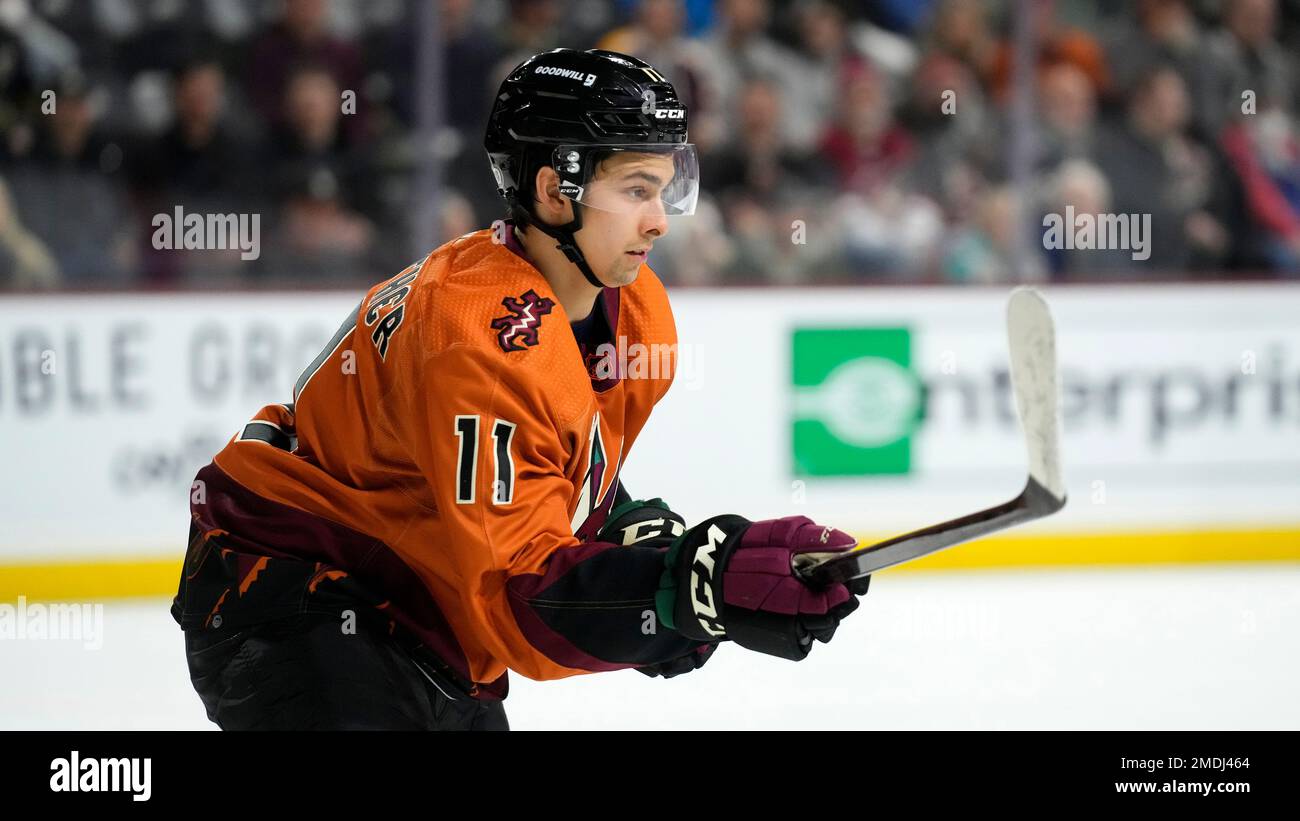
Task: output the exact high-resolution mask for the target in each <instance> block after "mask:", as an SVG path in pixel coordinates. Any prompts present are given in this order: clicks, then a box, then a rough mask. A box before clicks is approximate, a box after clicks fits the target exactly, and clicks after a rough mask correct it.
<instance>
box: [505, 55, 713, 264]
mask: <svg viewBox="0 0 1300 821" xmlns="http://www.w3.org/2000/svg"><path fill="white" fill-rule="evenodd" d="M686 123H687V114H686V106H685V105H683V104H682V102H681V100H679V99H678V97H677V91H676V90H675V89H674V88H673V85H672V83H670V82H668V80H666V79H665V78H664V77H663V76H662V75H660V74H659V72H657V71H655V69H654V68H653V67H652V66H651V65H650V64H649V63H646V62H645V61H643V60H638V59H637V58H635V57H631V56H629V55H626V54H619V53H618V52H615V51H604V50H601V49H590V50H588V51H576V50H574V49H565V48H558V49H555V50H553V51H548V52H544V53H542V54H537V55H534V56H533V57H530V58H528V59H527V60H525V61H524V62H522V63H520V64H519V65H518V66H517V67H516V68H515V69H514V70H513V71H512V72H510V75H509V76H508V77H506V79H505V81H504V82H502V83H501V89H500V91H498V92H497V96H496V101H495V102H494V103H493V106H492V113H491V115H490V116H489V117H488V126H487V134H486V136H485V137H484V139H483V145H484V148H485V149H486V150H487V155H488V161H489V162H490V163H491V165H492V175H493V176H494V177H495V178H496V183H497V191H498V193H500V194H501V196H502V198H504V199H505V201H506V205H507V207H508V208H509V212H510V217H511V218H512V220H513V221H514V222H515V223H516V224H517V225H525V226H526V225H535V226H536V227H537V228H538V229H539V230H541V231H542V232H544V233H546V234H548V235H550V236H552V237H554V238H555V239H556V240H557V241H558V243H559V245H558V246H557V247H558V248H559V249H560V250H561V251H563V252H564V254H565V256H566V257H567V258H568V259H569V260H570V261H571V262H573V264H574V265H576V266H578V269H579V270H581V271H582V273H583V275H584V276H586V278H587V280H588V281H589V282H590V283H591V284H593V285H595V286H597V287H603V285H602V283H601V282H600V280H599V279H597V278H596V276H595V274H593V273H592V271H591V268H590V267H589V266H588V265H587V262H586V259H585V258H584V257H583V255H582V251H581V249H579V248H578V245H577V241H576V240H575V238H574V236H573V235H574V233H575V232H576V231H578V230H579V229H580V228H581V227H582V210H581V207H580V206H587V207H593V208H600V209H604V210H621V209H622V207H623V206H624V205H626V207H627V209H628V210H632V209H633V208H634V207H639V206H640V203H638V204H635V205H634V204H631V203H625V202H623V201H620V200H619V199H618V198H616V197H609V196H605V195H604V193H605V192H602V191H601V189H600V186H599V184H593V177H594V175H595V173H596V170H597V166H598V165H599V163H600V162H601V161H602V160H604V159H606V158H608V157H609V156H611V155H612V154H614V153H617V152H644V153H664V154H669V155H671V156H672V158H673V164H674V172H675V173H674V176H673V179H672V180H671V181H668V183H667V184H666V185H665V186H664V187H663V189H662V191H661V192H660V197H659V200H660V201H661V202H662V205H663V209H664V213H665V214H667V215H670V216H671V215H683V214H692V213H694V212H695V202H696V198H697V196H698V193H699V164H698V161H697V159H696V154H695V146H693V145H691V144H690V143H688V142H686ZM547 165H549V166H551V167H552V168H554V169H555V171H556V173H557V174H558V175H559V177H560V193H561V194H562V195H564V196H566V197H568V198H569V199H571V200H573V202H574V209H573V221H572V222H570V223H568V224H567V225H561V226H552V225H546V224H545V223H543V222H542V221H541V220H538V219H535V218H534V216H533V214H532V203H533V196H534V191H533V181H534V180H535V179H536V177H537V172H538V170H539V169H540V168H542V167H543V166H547Z"/></svg>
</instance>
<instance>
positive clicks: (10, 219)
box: [0, 180, 59, 289]
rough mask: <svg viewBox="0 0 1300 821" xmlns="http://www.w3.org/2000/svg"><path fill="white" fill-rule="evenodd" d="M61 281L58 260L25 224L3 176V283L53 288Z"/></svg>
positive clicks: (0, 265) (0, 242) (0, 188)
mask: <svg viewBox="0 0 1300 821" xmlns="http://www.w3.org/2000/svg"><path fill="white" fill-rule="evenodd" d="M58 284H59V264H58V263H57V262H56V261H55V260H54V257H53V255H51V254H50V252H49V250H48V249H46V247H45V246H44V245H43V244H41V241H40V240H39V239H37V238H36V237H35V236H33V235H32V233H31V232H30V231H28V230H27V229H26V228H24V227H23V224H22V223H21V222H20V221H19V219H18V214H17V213H15V211H14V204H13V200H12V199H11V198H10V197H9V188H8V186H6V185H5V184H4V180H0V286H3V287H6V288H17V289H29V288H52V287H54V286H56V285H58Z"/></svg>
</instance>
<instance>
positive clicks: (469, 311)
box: [173, 230, 700, 698]
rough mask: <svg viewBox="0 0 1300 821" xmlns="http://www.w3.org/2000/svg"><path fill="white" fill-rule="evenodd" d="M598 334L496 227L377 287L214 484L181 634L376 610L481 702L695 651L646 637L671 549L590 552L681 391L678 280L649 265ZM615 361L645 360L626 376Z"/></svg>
mask: <svg viewBox="0 0 1300 821" xmlns="http://www.w3.org/2000/svg"><path fill="white" fill-rule="evenodd" d="M511 239H512V240H513V237H511ZM512 248H514V249H515V250H512ZM590 324H591V325H592V327H593V328H594V330H593V332H592V333H591V334H590V335H588V338H587V339H585V340H583V341H582V344H580V342H579V340H577V339H576V338H575V336H574V330H573V329H571V327H570V322H569V317H567V316H566V315H565V312H564V308H563V307H562V306H561V305H560V303H559V301H558V300H557V299H556V297H555V294H554V292H553V291H552V290H551V288H550V286H549V284H548V282H547V280H546V279H545V277H543V276H542V274H541V272H540V271H538V270H537V269H536V268H535V267H533V265H531V264H530V263H529V262H528V261H527V260H526V258H524V257H523V256H522V254H521V253H520V252H519V251H518V250H517V246H515V245H513V243H512V244H511V247H507V245H505V244H501V243H499V242H494V241H493V233H492V231H490V230H483V231H478V232H475V233H471V234H467V235H465V236H463V237H461V238H459V239H457V240H454V241H452V242H450V243H447V244H446V245H444V246H442V247H441V248H438V249H437V250H436V251H434V252H433V253H432V254H430V255H429V257H427V258H426V259H424V260H422V261H421V262H419V263H416V264H415V265H412V266H411V267H410V268H408V269H407V270H405V271H403V272H401V273H400V274H398V275H397V276H395V277H393V278H392V279H389V280H388V281H386V282H382V283H380V284H378V285H376V286H374V287H373V288H371V289H370V291H369V292H368V293H367V294H366V296H365V298H364V299H362V300H361V303H360V304H359V305H358V306H357V309H356V310H355V311H354V312H352V313H351V314H350V315H349V316H348V317H347V318H346V319H345V321H344V322H343V324H342V326H341V327H339V329H338V331H337V333H336V334H335V335H334V337H333V339H331V340H330V342H329V343H328V344H327V345H326V346H325V348H324V349H323V350H322V351H321V352H320V354H319V355H318V356H317V357H316V359H315V360H314V361H313V362H312V363H311V364H310V365H309V366H308V367H307V369H306V370H305V371H304V372H303V374H302V375H301V376H300V377H299V378H298V381H297V384H296V385H295V386H294V389H293V401H292V402H291V403H286V404H283V405H270V406H267V407H265V408H263V409H262V410H261V411H259V412H258V413H257V415H256V416H255V417H254V418H253V420H252V421H250V422H249V423H248V424H247V425H246V426H245V427H244V429H243V430H242V431H241V432H240V433H239V434H237V435H236V436H235V437H234V438H233V439H232V440H231V441H230V443H229V444H227V446H226V447H225V448H224V449H223V450H221V451H220V452H219V453H218V454H217V455H216V456H215V458H214V459H213V461H212V463H211V464H210V465H208V466H206V467H204V468H203V470H201V471H200V472H199V474H198V476H197V477H196V480H195V485H194V491H193V494H192V505H191V518H192V527H191V540H190V549H189V551H188V554H187V561H186V565H185V571H184V573H183V576H182V579H181V586H180V590H179V592H178V594H177V597H176V600H175V602H174V605H173V615H174V616H175V618H176V619H177V621H178V622H179V623H180V624H181V625H182V626H183V627H185V628H186V629H195V630H200V629H220V628H221V627H222V626H223V625H224V626H225V627H227V628H230V627H234V626H237V625H240V624H247V623H249V622H253V621H258V620H267V619H272V618H278V617H282V616H288V615H294V614H301V613H304V612H323V613H330V612H333V613H339V612H341V611H342V610H343V609H344V608H345V607H352V608H355V607H356V605H357V603H358V602H361V603H364V604H365V605H366V609H367V610H369V611H371V612H372V613H375V614H379V615H380V616H382V619H381V622H380V623H384V624H385V625H386V628H387V629H388V630H389V631H393V630H402V631H405V632H406V633H407V634H409V635H412V636H415V637H416V638H418V639H419V640H420V641H421V642H422V643H423V644H424V645H425V646H426V647H428V648H429V649H431V650H432V651H433V652H434V653H436V654H437V656H438V657H439V658H440V659H441V660H442V662H444V663H445V664H446V665H447V666H448V667H449V668H450V669H451V670H453V671H454V672H455V673H456V674H457V675H458V676H459V677H460V679H461V680H463V681H465V682H467V683H469V684H471V685H472V686H471V687H470V692H471V694H472V695H474V696H475V697H478V698H503V697H504V696H505V693H506V676H505V672H506V670H507V668H509V669H513V670H516V671H518V672H519V673H521V674H522V675H525V676H528V677H529V678H533V679H554V678H561V677H565V676H570V675H575V674H580V673H590V672H597V671H604V670H616V669H623V668H628V667H634V666H641V665H647V664H653V663H656V662H660V661H665V660H668V659H672V658H676V657H679V656H682V655H685V654H686V653H689V652H692V651H694V650H695V649H697V648H698V647H700V644H699V643H698V642H693V641H691V640H688V639H686V638H684V637H682V636H680V635H679V634H677V633H675V632H674V631H672V630H670V629H668V628H665V627H658V628H657V629H652V630H647V629H646V625H647V624H654V623H655V620H654V594H655V590H656V587H657V585H658V582H659V576H660V573H661V571H662V561H663V558H662V557H663V552H664V551H663V549H652V548H645V547H639V546H636V545H631V546H620V545H615V544H612V543H606V542H599V541H595V540H594V539H593V538H592V537H593V536H594V534H595V533H596V532H597V531H598V529H599V528H600V526H601V524H602V523H603V522H604V519H605V517H606V516H607V515H608V512H609V509H610V507H611V506H612V504H613V502H614V499H615V496H616V493H617V492H618V491H619V490H621V488H620V487H619V472H620V468H621V467H622V465H623V464H624V462H625V461H626V459H627V455H628V452H629V451H630V449H631V447H632V444H633V443H634V442H635V441H636V438H637V435H638V434H639V433H640V431H641V429H642V427H643V426H644V425H645V423H646V420H647V418H648V417H649V415H650V412H651V410H652V408H653V407H654V405H655V403H656V402H658V401H659V399H660V398H662V397H663V395H664V393H665V392H666V391H667V390H668V387H669V385H670V384H671V381H672V377H673V373H674V366H675V364H676V342H677V339H676V329H675V326H674V323H673V317H672V311H671V308H670V307H669V303H668V298H667V294H666V293H665V291H664V288H663V285H662V283H661V282H660V281H659V279H658V278H657V277H656V276H655V275H654V273H653V272H652V271H651V270H650V268H649V267H648V266H645V265H643V266H642V267H641V271H640V273H639V275H638V277H637V279H636V281H635V282H634V283H632V284H631V285H628V286H625V287H623V288H607V289H605V290H604V291H603V292H602V293H601V295H600V296H599V298H598V299H597V301H596V306H595V309H594V312H593V315H592V318H591V321H590ZM597 342H600V343H601V344H602V345H603V346H604V347H598V346H597V344H596V343H597ZM638 344H639V345H642V346H645V347H644V348H639V349H638V348H635V347H633V346H635V345H638ZM620 350H621V351H623V352H624V356H623V357H622V359H623V360H627V359H628V357H627V355H626V354H627V352H628V351H629V350H631V351H633V352H635V354H636V356H637V357H639V359H637V358H636V357H634V358H633V359H634V361H633V362H632V364H633V366H634V367H632V368H631V369H629V370H628V371H625V370H623V368H622V367H621V366H622V365H624V364H626V362H625V361H620V357H619V356H618V352H619V351H620ZM611 354H612V355H611ZM623 498H627V497H626V495H625V494H624V495H623Z"/></svg>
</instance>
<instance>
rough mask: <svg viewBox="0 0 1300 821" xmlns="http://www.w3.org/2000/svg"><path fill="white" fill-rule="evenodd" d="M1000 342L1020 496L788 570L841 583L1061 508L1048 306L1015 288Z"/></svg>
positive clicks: (806, 559) (805, 559)
mask: <svg viewBox="0 0 1300 821" xmlns="http://www.w3.org/2000/svg"><path fill="white" fill-rule="evenodd" d="M1007 343H1008V347H1009V349H1010V354H1011V388H1012V391H1013V392H1014V393H1015V396H1016V408H1017V409H1018V410H1019V411H1020V424H1021V427H1022V429H1023V430H1024V432H1025V444H1026V445H1027V447H1028V450H1029V478H1028V481H1027V482H1026V483H1025V489H1024V490H1022V491H1021V492H1020V495H1019V496H1017V497H1016V498H1014V499H1012V500H1011V501H1009V502H1006V503H1004V504H1000V505H997V506H996V507H991V508H988V509H987V510H981V511H979V512H977V513H972V514H970V515H968V516H962V517H960V518H957V519H952V520H950V521H947V522H942V523H940V524H937V525H931V526H930V527H925V528H922V529H920V530H914V531H912V532H911V533H905V534H903V535H902V536H895V537H894V538H892V539H887V540H885V541H883V542H879V543H877V544H873V545H869V546H865V547H864V546H861V545H859V546H858V547H857V548H855V549H854V550H853V551H852V552H849V553H803V554H798V555H797V556H796V557H795V572H796V573H798V574H799V575H800V576H801V577H803V578H804V579H805V580H807V581H809V582H811V583H813V584H831V583H833V582H847V581H849V580H850V579H856V578H859V577H862V576H866V575H869V574H871V573H874V572H875V571H877V570H881V569H883V568H886V567H892V566H894V565H896V564H902V563H903V562H909V561H911V560H913V559H917V558H920V557H921V556H925V555H928V554H930V553H933V552H935V551H936V550H942V549H943V548H945V547H952V546H953V545H955V544H960V543H962V542H967V541H970V540H971V539H978V538H980V537H981V536H987V535H988V534H990V533H996V532H997V531H999V530H1005V529H1007V528H1009V527H1015V526H1016V525H1019V524H1024V523H1025V522H1030V521H1033V520H1034V519H1040V518H1042V517H1044V516H1048V515H1050V514H1052V513H1055V512H1056V511H1058V510H1060V509H1061V508H1062V507H1064V506H1065V484H1064V482H1063V481H1062V479H1061V454H1060V450H1061V444H1060V427H1061V423H1060V413H1059V401H1060V387H1059V381H1058V379H1057V373H1056V331H1055V329H1054V328H1053V326H1052V315H1051V313H1050V312H1049V311H1048V308H1047V302H1046V301H1045V300H1044V299H1043V297H1042V295H1041V294H1039V293H1038V291H1036V290H1034V289H1033V288H1028V287H1020V288H1016V289H1015V290H1014V291H1012V292H1011V297H1010V299H1009V300H1008V301H1007Z"/></svg>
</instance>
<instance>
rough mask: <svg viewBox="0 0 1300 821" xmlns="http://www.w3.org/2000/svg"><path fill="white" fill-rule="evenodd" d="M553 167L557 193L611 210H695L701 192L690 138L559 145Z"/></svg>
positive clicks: (681, 213)
mask: <svg viewBox="0 0 1300 821" xmlns="http://www.w3.org/2000/svg"><path fill="white" fill-rule="evenodd" d="M555 168H556V170H557V171H558V172H559V174H560V193H561V194H563V195H564V196H566V197H568V198H569V199H571V200H573V201H574V202H580V203H582V204H583V205H585V206H587V207H589V208H596V209H599V210H601V211H610V212H613V213H616V214H634V213H642V212H644V213H646V214H648V215H655V214H658V213H660V212H662V213H663V214H665V215H667V216H670V217H673V216H685V215H687V214H694V213H695V202H696V200H697V199H698V198H699V194H700V164H699V160H698V159H697V157H696V154H695V146H694V145H693V144H691V143H634V144H628V145H617V146H610V145H602V146H591V145H566V146H560V147H559V148H557V149H556V151H555Z"/></svg>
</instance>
